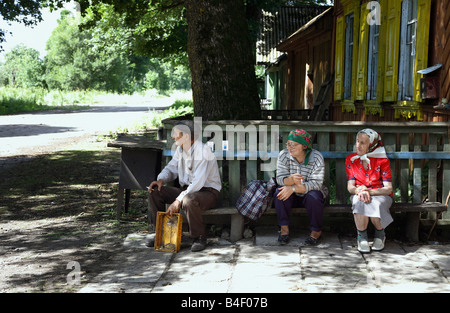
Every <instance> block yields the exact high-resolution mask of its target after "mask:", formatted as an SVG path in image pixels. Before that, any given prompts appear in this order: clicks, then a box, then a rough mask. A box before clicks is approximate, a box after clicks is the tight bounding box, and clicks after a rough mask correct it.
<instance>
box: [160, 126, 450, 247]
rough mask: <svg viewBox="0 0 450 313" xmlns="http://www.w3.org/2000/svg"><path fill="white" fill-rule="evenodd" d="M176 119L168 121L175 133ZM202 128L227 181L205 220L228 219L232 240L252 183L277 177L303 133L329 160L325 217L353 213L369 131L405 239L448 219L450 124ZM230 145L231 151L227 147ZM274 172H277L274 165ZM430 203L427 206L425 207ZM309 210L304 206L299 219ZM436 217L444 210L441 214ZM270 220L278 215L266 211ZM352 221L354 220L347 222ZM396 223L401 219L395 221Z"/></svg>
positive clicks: (240, 223) (168, 150) (168, 154)
mask: <svg viewBox="0 0 450 313" xmlns="http://www.w3.org/2000/svg"><path fill="white" fill-rule="evenodd" d="M175 122H176V121H175V120H170V119H169V120H165V121H164V127H165V129H166V133H168V134H170V132H171V129H172V127H173V125H174V123H175ZM196 122H197V123H199V122H200V123H201V127H202V128H201V129H202V134H201V135H202V139H203V142H206V141H210V142H213V143H214V148H215V149H214V153H215V155H216V157H217V159H218V163H219V168H220V171H221V175H222V180H223V182H224V188H223V190H222V192H221V195H222V201H221V204H220V205H219V206H218V208H215V209H212V210H208V211H206V212H205V213H204V215H205V216H229V217H230V220H229V223H230V225H231V240H232V241H236V240H239V239H241V238H242V231H243V228H244V221H245V219H244V218H243V217H242V216H241V215H240V214H239V213H238V212H237V210H236V209H235V208H234V204H235V203H236V200H237V199H238V197H239V196H240V194H241V192H242V190H243V188H244V187H245V186H246V184H247V183H248V182H250V181H251V180H255V179H263V180H269V179H270V177H275V171H276V159H277V156H278V153H279V151H280V150H281V149H283V148H284V147H285V144H286V141H287V135H288V133H289V132H290V131H291V130H293V129H296V128H302V129H305V130H307V131H308V132H310V133H311V134H313V136H314V138H315V141H314V145H313V148H314V149H317V150H319V151H320V152H321V153H322V154H323V156H324V158H325V182H324V184H325V185H326V186H327V187H328V188H329V190H331V194H332V196H331V197H329V198H328V199H327V203H326V207H325V214H328V213H351V209H350V205H349V204H348V199H349V193H348V191H347V178H346V172H345V158H346V157H347V155H349V154H350V153H351V152H352V151H354V149H355V137H356V133H357V132H358V131H359V130H361V129H364V128H373V129H375V130H376V131H378V132H379V133H380V134H381V135H382V137H383V142H384V145H385V148H386V151H387V154H388V157H389V158H390V160H391V171H392V179H393V186H394V191H395V198H396V201H395V202H396V203H395V204H394V205H393V206H392V208H391V212H401V213H406V214H407V227H406V235H407V237H408V238H409V239H410V240H411V241H417V240H418V239H419V238H418V230H419V223H420V220H421V219H423V216H422V215H423V214H422V213H423V212H426V216H425V218H426V219H428V220H431V221H437V220H436V219H437V217H439V221H437V224H439V222H447V221H450V214H448V212H446V211H447V206H446V205H445V204H444V203H445V197H446V196H447V194H448V193H449V192H450V143H449V134H450V123H448V122H445V123H444V122H309V121H308V122H304V121H273V120H272V121H270V120H264V121H214V122H203V121H201V120H200V121H199V120H197V121H196ZM224 140H226V146H227V147H228V150H224V149H223V148H222V146H223V145H222V144H223V141H224ZM172 145H173V141H172V140H171V138H167V146H166V148H165V150H164V151H163V161H164V159H165V162H168V161H169V160H170V158H171V156H172V150H171V148H172ZM274 166H275V167H274ZM424 199H426V200H427V201H426V202H425V201H424ZM299 212H302V213H303V212H305V210H304V209H301V208H298V209H295V210H294V211H293V213H294V214H296V213H299ZM438 212H445V213H443V214H438ZM266 214H268V215H270V214H274V210H268V212H267V213H266ZM349 218H350V217H349ZM394 222H395V221H394Z"/></svg>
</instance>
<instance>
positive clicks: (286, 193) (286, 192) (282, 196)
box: [277, 186, 294, 201]
mask: <svg viewBox="0 0 450 313" xmlns="http://www.w3.org/2000/svg"><path fill="white" fill-rule="evenodd" d="M278 190H279V191H280V192H279V193H278V194H277V198H278V199H279V200H281V201H286V200H287V199H289V197H290V196H291V195H292V194H293V193H294V190H293V188H292V186H283V187H280V188H278Z"/></svg>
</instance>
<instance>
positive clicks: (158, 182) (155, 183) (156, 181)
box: [148, 180, 164, 193]
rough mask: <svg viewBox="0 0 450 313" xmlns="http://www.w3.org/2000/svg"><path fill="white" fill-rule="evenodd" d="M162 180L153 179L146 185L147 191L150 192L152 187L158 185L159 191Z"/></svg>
mask: <svg viewBox="0 0 450 313" xmlns="http://www.w3.org/2000/svg"><path fill="white" fill-rule="evenodd" d="M163 183H164V182H163V181H162V180H155V181H153V182H152V183H151V184H150V186H148V192H150V193H152V191H153V188H155V186H156V187H158V191H161V187H162V185H163Z"/></svg>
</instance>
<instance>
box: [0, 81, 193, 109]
mask: <svg viewBox="0 0 450 313" xmlns="http://www.w3.org/2000/svg"><path fill="white" fill-rule="evenodd" d="M188 96H189V93H188V92H185V91H173V92H172V94H171V95H161V94H159V93H158V91H156V90H154V89H152V90H146V91H143V92H136V93H134V94H131V95H130V94H114V93H108V92H104V91H96V90H84V91H60V90H51V91H48V90H46V89H44V88H14V87H0V115H6V114H14V113H22V112H33V111H45V110H53V109H64V110H76V109H84V108H86V107H89V106H90V105H102V104H104V105H108V106H111V105H130V104H134V105H145V104H149V103H151V102H152V101H159V102H164V100H166V101H171V102H172V103H174V102H175V105H176V108H182V107H188V106H190V107H192V101H190V100H186V99H185V98H186V97H188ZM177 98H180V100H177V101H175V99H177ZM172 103H169V105H170V104H172Z"/></svg>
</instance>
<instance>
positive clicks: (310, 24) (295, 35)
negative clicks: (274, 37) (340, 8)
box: [277, 7, 334, 51]
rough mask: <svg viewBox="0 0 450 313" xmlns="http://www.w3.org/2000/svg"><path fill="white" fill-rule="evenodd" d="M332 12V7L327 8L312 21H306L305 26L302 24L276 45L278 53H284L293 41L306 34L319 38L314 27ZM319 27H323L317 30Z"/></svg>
mask: <svg viewBox="0 0 450 313" xmlns="http://www.w3.org/2000/svg"><path fill="white" fill-rule="evenodd" d="M333 10H334V8H333V7H329V8H328V9H326V10H325V11H323V12H322V13H320V14H319V15H317V16H316V17H314V18H313V19H311V20H310V21H308V22H307V23H306V24H304V25H303V26H302V27H300V28H299V29H298V30H296V31H295V32H294V33H293V34H291V35H290V36H289V37H287V38H286V39H285V40H283V41H282V42H280V43H279V44H278V45H277V49H278V50H280V51H285V49H286V48H287V47H288V46H289V45H291V44H293V43H294V42H295V41H298V40H299V38H302V36H304V35H305V34H306V33H311V34H312V36H314V35H316V36H319V35H320V33H319V32H317V30H318V29H317V27H316V25H317V24H318V23H319V22H320V21H321V20H322V19H324V18H325V17H326V16H327V15H328V14H332V13H333ZM320 27H323V25H322V26H319V28H320Z"/></svg>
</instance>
